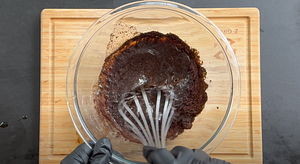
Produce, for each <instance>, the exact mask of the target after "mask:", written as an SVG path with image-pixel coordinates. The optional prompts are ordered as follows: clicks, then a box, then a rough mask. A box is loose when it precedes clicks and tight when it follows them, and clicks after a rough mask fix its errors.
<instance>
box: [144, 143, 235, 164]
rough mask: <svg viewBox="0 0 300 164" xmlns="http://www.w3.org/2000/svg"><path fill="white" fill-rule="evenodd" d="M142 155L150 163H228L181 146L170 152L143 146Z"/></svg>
mask: <svg viewBox="0 0 300 164" xmlns="http://www.w3.org/2000/svg"><path fill="white" fill-rule="evenodd" d="M143 155H144V157H145V158H146V159H147V161H148V162H149V163H150V164H161V163H163V164H230V163H228V162H226V161H223V160H219V159H215V158H211V157H210V156H209V155H208V154H206V153H205V152H204V151H202V150H198V149H193V150H191V149H188V148H186V147H183V146H176V147H174V148H173V149H172V150H171V151H170V152H169V151H168V150H167V149H158V148H155V147H151V146H144V147H143Z"/></svg>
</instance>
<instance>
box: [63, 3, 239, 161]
mask: <svg viewBox="0 0 300 164" xmlns="http://www.w3.org/2000/svg"><path fill="white" fill-rule="evenodd" d="M140 6H142V7H144V6H147V7H150V8H161V9H165V8H164V7H168V8H174V9H177V10H178V9H179V10H182V11H185V12H188V13H189V14H191V15H193V18H197V19H201V20H202V21H204V22H206V23H207V24H209V25H210V29H209V31H210V30H211V29H213V30H214V31H215V32H216V34H217V35H218V36H219V37H220V40H221V41H222V42H220V41H219V40H218V39H217V37H216V36H215V35H214V34H212V35H213V36H215V38H216V40H218V41H219V43H220V45H221V46H222V48H223V52H224V53H225V55H226V59H227V62H229V67H230V71H231V72H230V75H231V82H232V83H231V84H232V86H231V92H232V94H231V97H230V100H229V105H228V108H227V110H226V113H225V116H224V118H223V120H222V123H221V124H220V126H219V128H218V129H217V130H216V132H215V133H214V135H213V136H212V137H211V138H210V139H209V140H208V141H207V142H206V143H205V144H204V145H203V146H202V147H201V148H200V149H204V148H206V147H208V146H210V147H211V148H209V149H208V150H207V151H206V152H207V153H210V152H212V151H213V150H214V149H215V148H216V147H217V146H218V145H219V144H220V143H221V142H222V140H223V139H224V138H225V137H226V135H227V134H228V132H229V130H230V128H231V126H232V124H233V122H234V120H235V117H236V114H237V111H238V107H239V101H240V96H241V94H240V93H241V79H240V72H239V66H238V62H237V59H236V57H235V54H234V52H233V49H232V48H231V46H230V44H229V42H228V40H227V39H226V37H225V36H224V34H223V33H222V32H221V31H220V30H219V28H218V27H217V26H216V25H215V24H214V23H212V22H211V21H210V20H209V19H208V18H206V17H205V16H204V15H203V14H201V13H199V12H198V11H196V10H194V9H192V8H190V7H188V6H185V5H183V4H180V3H176V2H171V1H161V0H154V1H151V0H145V1H136V2H132V3H128V4H125V5H123V6H120V7H118V8H116V9H113V10H111V11H109V12H108V13H106V14H104V15H103V16H101V17H100V18H99V19H98V20H97V21H96V22H95V23H93V24H92V25H91V26H90V28H88V29H87V31H86V32H85V34H84V35H83V36H82V38H84V37H85V35H86V33H87V32H88V31H89V30H90V29H91V27H93V26H95V25H97V24H98V23H100V22H102V21H104V20H108V19H110V18H113V17H114V15H115V14H117V13H119V12H121V11H124V10H128V9H133V8H139V7H140ZM199 23H200V22H199ZM95 32H96V31H95ZM82 38H81V39H80V40H79V42H78V44H77V45H76V47H75V49H74V51H73V54H72V56H71V59H70V63H69V66H68V71H67V78H66V86H67V87H66V96H67V105H68V109H69V112H70V116H71V119H72V121H73V124H74V127H75V129H76V131H77V133H78V134H79V135H80V137H81V138H82V139H83V140H84V142H85V143H86V144H87V145H88V146H89V147H90V148H91V146H90V144H89V143H88V142H87V140H86V139H85V137H83V135H87V136H88V137H89V138H90V139H91V140H92V141H93V142H96V141H97V139H96V138H95V137H94V136H93V135H92V133H91V132H90V131H89V129H88V128H87V126H86V124H85V121H84V119H83V118H82V116H81V113H80V109H79V107H78V103H77V92H76V80H77V78H76V77H77V75H76V74H77V71H78V70H77V68H78V67H76V70H75V72H72V70H71V69H70V66H71V64H72V61H74V60H76V61H77V63H76V65H77V66H78V65H79V64H80V58H81V56H82V55H83V54H82V53H81V54H80V56H79V57H77V58H76V57H75V50H76V48H78V45H79V44H82V42H83V41H82ZM90 39H91V38H90ZM88 43H89V41H88V42H86V43H85V44H88ZM224 47H226V50H225V49H224ZM229 58H230V59H232V60H229ZM233 70H235V72H236V73H233V72H232V71H233ZM73 76H74V78H73ZM70 77H71V78H70ZM69 79H73V81H70V80H69ZM73 82H74V83H73ZM68 83H71V86H70V85H68ZM74 84H75V85H74ZM71 87H72V88H71ZM70 91H73V92H72V93H70ZM233 91H235V92H233ZM71 96H72V98H71ZM70 98H71V99H70ZM233 98H235V99H237V100H238V103H237V105H236V106H235V107H232V102H233V101H234V100H233ZM235 101H236V100H235ZM73 105H74V107H73ZM76 116H77V118H76ZM229 116H230V117H229ZM225 124H227V125H228V126H226V127H225V128H224V125H225ZM78 125H81V126H83V129H84V131H82V130H80V129H79V128H78ZM220 133H222V136H219V137H220V139H219V142H215V143H212V141H213V140H215V139H216V136H217V135H218V134H220ZM112 157H113V158H114V159H116V160H119V161H121V162H126V163H136V162H132V161H128V160H126V159H123V158H120V157H118V156H117V155H115V154H113V155H112Z"/></svg>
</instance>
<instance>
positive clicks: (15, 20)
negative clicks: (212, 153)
mask: <svg viewBox="0 0 300 164" xmlns="http://www.w3.org/2000/svg"><path fill="white" fill-rule="evenodd" d="M130 1H131V0H126V1H121V0H69V1H66V0H64V1H63V0H51V1H50V0H0V122H2V121H7V122H8V123H9V126H8V127H7V128H0V163H1V164H4V163H17V164H19V163H22V164H31V163H32V164H35V163H38V151H39V147H38V143H39V100H40V99H39V96H40V93H39V92H40V89H39V87H40V85H39V82H40V81H39V80H40V13H41V11H42V10H43V9H45V8H115V7H118V6H120V5H122V4H125V3H127V2H130ZM177 2H180V3H183V4H186V5H188V6H191V7H197V8H225V7H226V8H227V7H257V8H258V9H259V10H260V18H261V29H260V31H261V40H260V41H261V84H262V85H261V86H262V93H261V95H262V119H263V120H262V129H263V155H264V163H281V164H284V163H295V164H297V163H300V129H299V125H300V119H299V118H300V109H299V108H300V66H299V63H300V1H299V0H287V1H283V0H247V1H243V0H219V1H217V0H194V1H193V0H186V1H184V0H178V1H177ZM25 115H26V116H28V119H26V120H20V121H18V119H20V118H22V116H25Z"/></svg>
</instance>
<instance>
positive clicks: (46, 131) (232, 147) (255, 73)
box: [39, 8, 262, 163]
mask: <svg viewBox="0 0 300 164" xmlns="http://www.w3.org/2000/svg"><path fill="white" fill-rule="evenodd" d="M197 10H198V11H199V12H201V13H202V14H204V15H205V16H207V17H208V18H209V19H211V20H212V21H213V22H214V23H215V24H216V25H217V26H218V27H219V28H220V29H221V31H222V32H223V33H224V34H225V36H226V37H227V39H228V40H229V41H230V43H231V45H232V47H233V49H234V51H235V53H236V56H237V59H238V62H239V65H240V72H241V80H242V90H241V103H240V108H239V111H238V114H237V117H236V120H235V122H234V124H233V126H232V128H231V130H230V132H229V134H228V135H227V136H226V138H225V139H224V140H223V141H222V143H221V144H220V145H219V146H218V148H217V149H215V150H214V151H213V152H212V153H211V156H212V157H216V158H221V159H225V160H227V161H229V162H232V163H262V136H261V90H260V36H259V34H260V31H259V11H258V9H256V8H223V9H221V8H211V9H197ZM108 11H109V9H45V10H43V12H42V14H41V99H40V110H41V111H40V153H39V160H40V163H59V162H60V161H61V159H63V158H64V157H65V156H66V155H67V154H69V153H70V152H71V151H72V150H73V149H74V148H75V147H76V146H77V145H78V144H79V142H80V139H79V138H78V135H77V134H76V130H75V128H74V126H73V123H72V121H71V118H70V116H69V111H68V107H67V102H66V93H65V91H66V89H65V82H66V73H67V67H68V63H69V60H70V57H71V55H72V52H73V50H74V48H75V46H76V44H77V42H78V41H79V39H80V38H81V36H82V35H83V33H84V32H85V31H86V29H87V28H88V27H89V26H90V25H91V24H92V23H93V22H94V21H96V20H97V19H98V18H99V17H100V16H101V15H103V14H104V13H106V12H108Z"/></svg>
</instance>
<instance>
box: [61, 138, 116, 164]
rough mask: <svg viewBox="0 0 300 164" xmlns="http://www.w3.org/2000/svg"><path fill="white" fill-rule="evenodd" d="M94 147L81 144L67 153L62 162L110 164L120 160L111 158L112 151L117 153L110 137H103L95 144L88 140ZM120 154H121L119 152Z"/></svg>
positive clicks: (65, 163) (62, 163)
mask: <svg viewBox="0 0 300 164" xmlns="http://www.w3.org/2000/svg"><path fill="white" fill-rule="evenodd" d="M88 142H89V144H90V145H91V146H92V147H93V149H90V148H89V147H88V146H87V145H86V144H85V143H83V144H81V145H79V146H78V147H77V148H76V149H75V150H74V151H73V152H72V153H70V154H69V155H67V156H66V157H65V158H64V159H63V160H62V161H61V162H60V164H108V163H109V162H113V163H116V164H119V163H120V162H118V161H116V160H114V159H112V158H111V156H112V153H113V152H114V153H117V152H116V151H114V150H113V149H112V145H111V143H110V140H109V139H108V138H101V139H99V140H98V141H97V143H96V144H95V143H94V142H92V141H88ZM118 155H119V154H118Z"/></svg>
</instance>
